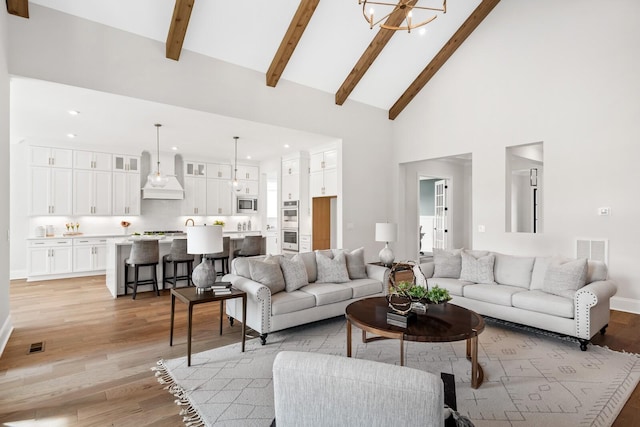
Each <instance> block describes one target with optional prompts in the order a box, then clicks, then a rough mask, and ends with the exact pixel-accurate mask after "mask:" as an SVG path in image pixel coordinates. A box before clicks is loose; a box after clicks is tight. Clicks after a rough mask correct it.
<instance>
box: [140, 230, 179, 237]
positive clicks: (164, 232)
mask: <svg viewBox="0 0 640 427" xmlns="http://www.w3.org/2000/svg"><path fill="white" fill-rule="evenodd" d="M143 234H144V235H145V236H153V235H155V234H160V235H165V236H176V235H182V234H186V233H185V232H184V231H182V230H158V231H145V232H143Z"/></svg>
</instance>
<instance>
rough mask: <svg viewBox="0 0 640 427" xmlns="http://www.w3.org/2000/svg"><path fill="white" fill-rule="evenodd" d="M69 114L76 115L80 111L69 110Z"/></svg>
mask: <svg viewBox="0 0 640 427" xmlns="http://www.w3.org/2000/svg"><path fill="white" fill-rule="evenodd" d="M69 114H71V115H72V116H77V115H78V114H80V111H77V110H69Z"/></svg>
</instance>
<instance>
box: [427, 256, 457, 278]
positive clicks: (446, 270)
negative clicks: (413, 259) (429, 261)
mask: <svg viewBox="0 0 640 427" xmlns="http://www.w3.org/2000/svg"><path fill="white" fill-rule="evenodd" d="M460 252H462V249H453V250H451V251H446V250H444V249H434V250H433V264H434V267H433V277H449V278H452V279H458V278H459V277H460V270H461V268H462V258H461V256H460Z"/></svg>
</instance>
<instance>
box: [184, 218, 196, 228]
mask: <svg viewBox="0 0 640 427" xmlns="http://www.w3.org/2000/svg"><path fill="white" fill-rule="evenodd" d="M189 221H191V225H193V226H195V225H196V223H195V222H194V221H193V219H191V218H187V220H186V221H185V222H184V226H185V227H186V226H187V225H189Z"/></svg>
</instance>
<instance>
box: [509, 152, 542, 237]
mask: <svg viewBox="0 0 640 427" xmlns="http://www.w3.org/2000/svg"><path fill="white" fill-rule="evenodd" d="M543 177H544V161H543V143H542V142H535V143H531V144H523V145H514V146H511V147H507V149H506V180H505V181H506V191H505V193H506V202H505V207H506V212H505V214H506V215H505V219H506V227H505V229H506V231H507V232H512V233H542V231H543V227H544V220H543V212H544V209H543V206H544V204H543V195H544V185H543Z"/></svg>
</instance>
